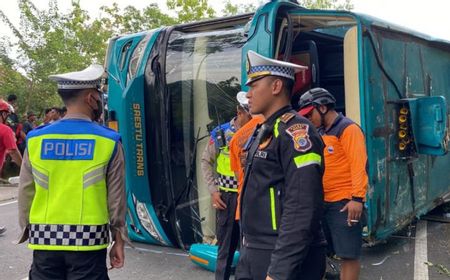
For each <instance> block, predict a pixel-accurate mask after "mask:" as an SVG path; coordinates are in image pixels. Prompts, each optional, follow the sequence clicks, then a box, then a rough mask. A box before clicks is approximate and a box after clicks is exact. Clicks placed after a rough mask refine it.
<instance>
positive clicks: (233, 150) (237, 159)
mask: <svg viewBox="0 0 450 280" xmlns="http://www.w3.org/2000/svg"><path fill="white" fill-rule="evenodd" d="M263 122H264V118H263V117H260V116H255V117H253V118H252V119H251V120H250V121H249V122H248V123H246V124H245V125H244V126H243V127H241V128H240V129H239V130H238V131H236V133H235V134H234V135H233V138H231V141H230V167H231V170H233V171H234V172H235V173H237V174H238V205H237V209H236V220H239V219H240V216H241V213H240V211H239V209H240V208H241V207H240V201H241V199H240V196H241V189H242V184H243V183H244V167H245V158H246V156H247V155H246V153H244V152H243V148H244V145H245V143H247V140H248V138H250V136H252V133H253V131H254V130H255V128H256V126H257V125H258V124H260V123H263Z"/></svg>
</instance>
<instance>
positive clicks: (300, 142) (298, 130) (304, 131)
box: [286, 123, 312, 153]
mask: <svg viewBox="0 0 450 280" xmlns="http://www.w3.org/2000/svg"><path fill="white" fill-rule="evenodd" d="M308 128H309V125H307V124H304V123H297V124H294V125H292V126H290V127H289V128H288V129H286V132H287V134H289V135H290V136H291V137H292V141H294V149H295V150H297V151H299V152H302V153H303V152H306V151H308V150H309V149H311V146H312V144H311V140H309V135H308Z"/></svg>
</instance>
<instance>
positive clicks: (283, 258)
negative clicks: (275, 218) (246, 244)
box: [268, 124, 323, 279]
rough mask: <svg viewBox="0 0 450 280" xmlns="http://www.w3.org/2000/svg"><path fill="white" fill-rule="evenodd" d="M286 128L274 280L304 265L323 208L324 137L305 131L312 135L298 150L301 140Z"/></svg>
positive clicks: (270, 272)
mask: <svg viewBox="0 0 450 280" xmlns="http://www.w3.org/2000/svg"><path fill="white" fill-rule="evenodd" d="M290 125H291V126H292V124H290ZM283 127H284V128H283V131H280V136H279V138H281V139H280V151H281V155H280V157H281V162H282V168H283V171H284V175H285V186H284V187H285V188H284V190H281V191H282V192H283V191H284V194H282V198H283V199H282V202H281V204H282V207H283V212H282V216H281V220H280V226H279V231H278V239H277V242H276V245H275V249H274V251H273V253H272V258H271V263H270V266H269V270H268V276H270V277H271V278H273V279H288V278H289V276H292V275H293V273H294V270H295V269H296V268H298V267H300V266H301V264H302V263H303V261H304V259H305V257H306V255H307V253H308V250H309V247H310V244H311V242H312V241H313V240H314V237H315V236H314V235H315V234H317V233H318V231H319V229H320V220H321V217H322V216H321V215H322V207H323V188H322V175H323V169H322V164H323V145H322V141H321V139H320V136H319V135H318V134H317V132H316V131H315V129H313V128H311V127H309V129H306V130H305V131H303V132H306V133H308V134H307V135H306V137H305V138H304V139H302V140H304V141H305V142H301V143H303V145H304V146H303V148H302V147H301V146H300V147H299V146H297V147H296V146H295V143H294V142H299V141H298V140H299V139H293V137H292V136H290V135H288V134H287V133H286V132H285V131H284V129H286V126H283ZM280 128H281V126H280ZM308 142H309V144H308ZM299 150H300V151H299Z"/></svg>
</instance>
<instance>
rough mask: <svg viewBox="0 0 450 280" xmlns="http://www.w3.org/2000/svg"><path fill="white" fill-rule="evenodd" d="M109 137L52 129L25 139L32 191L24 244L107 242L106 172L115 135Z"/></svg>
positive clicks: (81, 246)
mask: <svg viewBox="0 0 450 280" xmlns="http://www.w3.org/2000/svg"><path fill="white" fill-rule="evenodd" d="M87 127H88V128H89V126H87ZM86 130H88V129H86ZM88 131H89V130H88ZM113 136H115V135H112V136H111V137H109V135H108V134H106V135H97V134H89V132H87V133H86V134H56V133H52V134H40V135H39V134H38V135H33V136H32V137H31V138H29V139H28V142H27V145H28V154H29V158H30V163H31V166H32V173H33V178H34V182H35V189H36V192H35V196H34V198H33V202H32V205H31V209H30V239H29V241H30V242H29V245H28V247H30V248H32V249H39V250H69V251H70V250H72V251H89V250H99V249H102V248H106V247H107V246H108V243H109V240H108V239H109V232H108V226H107V225H108V223H109V215H108V204H107V188H106V170H107V166H108V164H109V162H110V160H111V158H112V156H113V153H114V150H115V148H116V144H117V141H118V139H119V138H118V137H117V138H116V139H115V138H114V137H113Z"/></svg>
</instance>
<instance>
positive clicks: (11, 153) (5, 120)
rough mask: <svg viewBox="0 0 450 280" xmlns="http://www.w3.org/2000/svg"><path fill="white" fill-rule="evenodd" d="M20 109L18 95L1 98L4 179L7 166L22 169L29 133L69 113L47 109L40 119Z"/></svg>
mask: <svg viewBox="0 0 450 280" xmlns="http://www.w3.org/2000/svg"><path fill="white" fill-rule="evenodd" d="M19 108H20V105H19V104H18V102H17V95H15V94H9V95H8V96H7V98H5V99H3V98H0V111H1V124H0V137H1V141H0V142H1V143H0V173H1V175H2V176H1V177H2V178H3V177H4V173H3V171H4V168H3V167H4V166H5V165H11V164H14V165H17V166H19V167H20V165H21V160H22V156H23V153H24V151H25V148H26V137H27V135H28V133H29V132H30V131H32V130H33V129H35V128H36V127H37V126H40V125H46V124H50V123H53V122H56V121H58V120H59V119H61V118H63V117H64V116H65V114H66V112H67V109H66V107H62V108H59V107H51V108H48V109H45V111H44V114H43V117H42V118H41V119H39V118H38V116H36V114H35V113H34V112H33V111H28V112H27V113H25V114H23V115H20V114H19ZM5 231H6V227H5V226H0V234H3V233H4V232H5Z"/></svg>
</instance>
